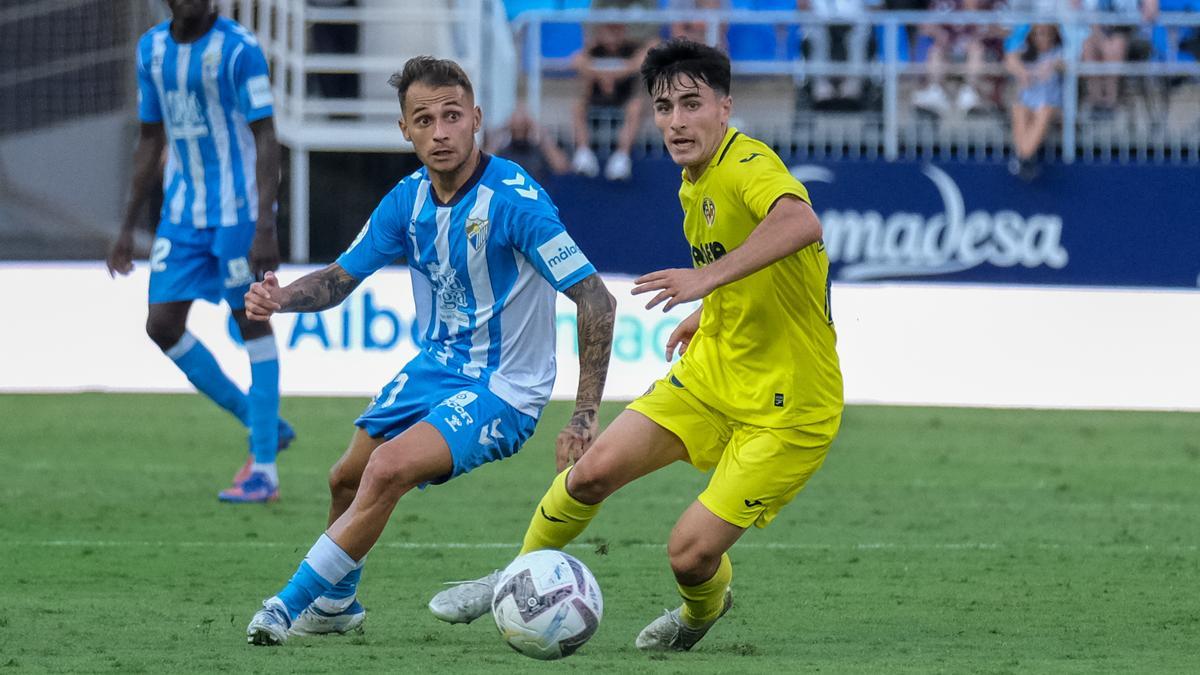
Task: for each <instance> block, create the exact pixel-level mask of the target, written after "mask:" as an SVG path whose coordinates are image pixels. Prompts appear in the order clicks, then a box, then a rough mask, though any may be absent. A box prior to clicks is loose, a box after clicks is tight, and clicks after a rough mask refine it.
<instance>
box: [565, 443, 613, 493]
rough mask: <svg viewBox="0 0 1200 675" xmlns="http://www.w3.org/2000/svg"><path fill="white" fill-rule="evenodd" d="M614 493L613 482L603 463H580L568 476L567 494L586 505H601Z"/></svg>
mask: <svg viewBox="0 0 1200 675" xmlns="http://www.w3.org/2000/svg"><path fill="white" fill-rule="evenodd" d="M585 457H586V455H585ZM612 492H613V487H612V480H611V479H610V478H609V477H608V475H607V472H606V471H605V470H604V467H603V463H602V462H585V461H580V463H579V464H576V465H575V466H574V467H572V469H571V473H569V474H567V493H569V494H570V495H571V496H572V497H574V498H575V499H576V500H577V501H580V502H583V503H584V504H599V503H600V502H602V501H604V500H605V499H606V498H607V497H608V496H609V495H610V494H612Z"/></svg>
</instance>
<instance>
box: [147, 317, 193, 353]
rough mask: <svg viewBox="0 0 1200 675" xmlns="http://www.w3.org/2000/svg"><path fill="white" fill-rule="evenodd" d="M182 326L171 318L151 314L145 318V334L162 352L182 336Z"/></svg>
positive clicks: (172, 345) (177, 341) (176, 342)
mask: <svg viewBox="0 0 1200 675" xmlns="http://www.w3.org/2000/svg"><path fill="white" fill-rule="evenodd" d="M183 332H184V326H183V324H180V323H178V322H176V321H173V320H171V319H168V318H165V317H161V316H156V315H154V314H151V315H150V316H149V317H147V318H146V335H148V336H150V339H151V340H153V341H154V344H156V345H158V348H159V349H161V350H163V351H164V352H165V351H167V350H168V349H170V348H171V347H174V346H175V345H176V344H178V343H179V340H180V339H182V338H183Z"/></svg>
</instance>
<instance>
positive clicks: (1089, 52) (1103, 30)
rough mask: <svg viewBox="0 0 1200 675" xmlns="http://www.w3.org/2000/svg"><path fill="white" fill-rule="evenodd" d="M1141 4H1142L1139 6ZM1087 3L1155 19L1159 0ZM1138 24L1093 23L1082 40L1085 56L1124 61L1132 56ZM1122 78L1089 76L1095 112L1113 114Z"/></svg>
mask: <svg viewBox="0 0 1200 675" xmlns="http://www.w3.org/2000/svg"><path fill="white" fill-rule="evenodd" d="M1139 5H1140V7H1139ZM1084 6H1085V7H1086V8H1087V9H1088V10H1089V11H1093V12H1110V13H1113V14H1124V15H1126V16H1132V15H1136V14H1139V13H1140V14H1141V18H1142V21H1144V22H1146V23H1152V22H1153V21H1154V19H1155V18H1157V17H1158V0H1141V2H1139V1H1138V0H1086V1H1085V4H1084ZM1135 28H1136V27H1135V26H1112V25H1099V24H1097V25H1095V26H1092V30H1091V34H1089V35H1088V38H1087V40H1085V41H1084V43H1083V60H1084V61H1092V62H1104V63H1123V62H1124V61H1125V60H1126V59H1128V57H1129V46H1130V41H1131V40H1132V38H1133V36H1134V33H1135ZM1119 85H1120V78H1118V77H1117V76H1116V75H1100V76H1097V77H1089V78H1087V79H1086V89H1087V98H1086V101H1087V104H1088V105H1089V106H1090V108H1091V110H1092V113H1093V114H1095V115H1098V116H1101V117H1106V116H1110V115H1112V113H1113V110H1115V109H1116V107H1117V94H1118V91H1117V90H1118V88H1119Z"/></svg>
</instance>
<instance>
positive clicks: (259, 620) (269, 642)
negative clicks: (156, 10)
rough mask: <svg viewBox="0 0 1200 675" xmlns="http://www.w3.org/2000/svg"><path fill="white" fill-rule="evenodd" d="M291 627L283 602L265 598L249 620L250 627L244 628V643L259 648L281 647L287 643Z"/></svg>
mask: <svg viewBox="0 0 1200 675" xmlns="http://www.w3.org/2000/svg"><path fill="white" fill-rule="evenodd" d="M291 625H292V621H291V619H290V618H289V617H288V611H287V607H285V606H284V605H283V601H282V600H280V599H279V598H276V597H270V598H267V599H266V600H263V605H262V609H260V610H258V612H257V613H256V614H255V615H254V618H253V619H250V625H249V626H246V642H249V643H250V644H252V645H259V646H260V647H272V646H275V645H281V644H283V643H285V642H287V639H288V629H289V628H291Z"/></svg>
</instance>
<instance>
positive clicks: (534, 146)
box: [488, 105, 571, 183]
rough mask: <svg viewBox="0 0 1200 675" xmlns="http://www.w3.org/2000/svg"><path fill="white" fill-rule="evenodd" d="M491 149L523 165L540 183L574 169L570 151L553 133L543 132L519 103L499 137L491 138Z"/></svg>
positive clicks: (494, 152)
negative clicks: (552, 135)
mask: <svg viewBox="0 0 1200 675" xmlns="http://www.w3.org/2000/svg"><path fill="white" fill-rule="evenodd" d="M489 133H490V132H489ZM488 148H489V149H488V152H490V153H492V154H494V155H497V156H499V157H503V158H505V159H511V160H512V161H514V162H516V163H517V164H520V165H521V167H522V168H524V169H525V170H526V171H527V172H529V175H530V176H533V179H534V180H536V181H537V182H539V183H545V181H546V179H547V178H549V177H550V176H552V175H559V174H564V173H569V172H570V171H571V160H570V159H569V158H568V157H567V153H565V152H563V149H562V148H560V147H558V142H557V141H555V140H554V138H553V137H551V136H550V134H547V133H545V132H543V131H542V129H541V127H539V126H538V124H537V122H535V121H533V118H532V117H530V116H529V112H528V111H527V110H526V109H525V107H524V106H522V105H518V106H517V109H516V110H514V111H513V114H512V116H511V117H509V118H508V122H507V123H506V124H505V125H504V126H503V127H502V128H501V129H500V130H499V132H498V133H497V134H496V136H495V137H494V138H490V139H488Z"/></svg>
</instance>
